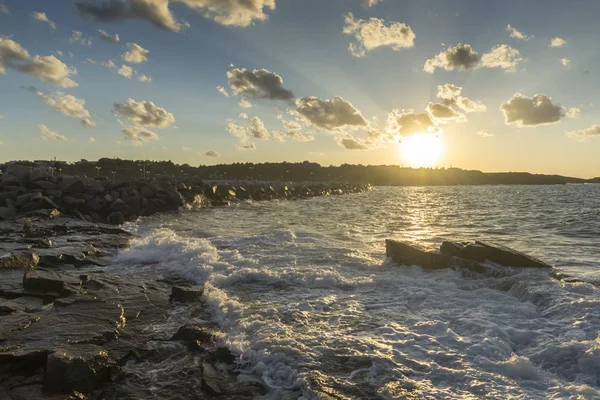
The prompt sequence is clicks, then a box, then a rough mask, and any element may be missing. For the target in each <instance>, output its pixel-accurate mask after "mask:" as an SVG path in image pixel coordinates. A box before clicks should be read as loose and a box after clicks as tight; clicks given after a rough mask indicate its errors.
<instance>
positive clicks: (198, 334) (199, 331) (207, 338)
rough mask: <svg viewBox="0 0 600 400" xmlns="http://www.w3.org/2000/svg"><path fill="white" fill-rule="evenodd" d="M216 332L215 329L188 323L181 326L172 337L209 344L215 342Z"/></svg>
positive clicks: (183, 340)
mask: <svg viewBox="0 0 600 400" xmlns="http://www.w3.org/2000/svg"><path fill="white" fill-rule="evenodd" d="M215 332H216V331H215V330H214V329H210V328H203V327H200V326H198V325H189V324H188V325H184V326H182V327H180V328H179V330H178V331H177V333H175V334H174V335H173V336H172V337H171V340H178V341H181V342H191V343H199V344H209V343H213V342H215Z"/></svg>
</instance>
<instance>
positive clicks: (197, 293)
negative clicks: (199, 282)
mask: <svg viewBox="0 0 600 400" xmlns="http://www.w3.org/2000/svg"><path fill="white" fill-rule="evenodd" d="M203 293H204V288H203V287H202V286H191V287H184V286H173V288H172V289H171V301H179V302H181V303H187V302H190V301H195V300H198V299H199V298H200V297H202V294H203Z"/></svg>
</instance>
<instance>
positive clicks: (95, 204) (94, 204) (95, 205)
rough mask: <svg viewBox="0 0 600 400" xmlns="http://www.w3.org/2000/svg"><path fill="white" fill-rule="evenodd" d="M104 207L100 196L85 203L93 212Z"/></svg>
mask: <svg viewBox="0 0 600 400" xmlns="http://www.w3.org/2000/svg"><path fill="white" fill-rule="evenodd" d="M103 208H104V203H103V202H102V200H101V199H100V197H98V196H94V197H92V199H91V200H90V201H88V202H86V203H85V209H86V210H89V211H93V212H100V211H101V210H102V209H103Z"/></svg>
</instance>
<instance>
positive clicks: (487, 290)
mask: <svg viewBox="0 0 600 400" xmlns="http://www.w3.org/2000/svg"><path fill="white" fill-rule="evenodd" d="M130 228H131V229H132V230H134V231H135V232H136V233H137V234H138V235H139V238H138V239H135V240H134V242H133V243H132V244H131V247H130V248H129V249H127V250H125V251H124V252H123V253H121V254H120V255H119V256H117V257H116V259H115V260H114V265H113V266H111V267H110V268H111V269H113V270H115V271H118V272H119V273H122V274H132V275H135V276H137V277H141V278H142V279H143V278H144V277H145V278H147V279H155V278H157V277H163V276H177V277H183V278H185V279H188V280H190V281H194V282H197V283H203V284H204V285H205V301H206V304H207V306H208V307H209V308H210V315H211V319H212V321H214V322H216V323H217V324H218V325H219V326H220V328H221V329H222V331H223V332H224V335H223V337H222V338H221V340H222V342H223V343H224V344H225V345H227V346H228V347H229V348H230V349H231V350H232V352H233V353H234V354H235V355H236V356H238V359H239V370H240V372H241V375H240V378H239V379H240V380H260V381H262V382H263V383H264V384H265V385H266V386H267V387H268V388H269V392H268V393H267V395H265V396H264V398H265V399H296V398H301V399H317V398H335V399H405V398H406V399H480V398H493V399H500V398H502V399H537V398H540V399H541V398H550V399H565V398H572V399H592V398H600V339H599V337H598V334H599V331H600V288H599V284H600V185H565V186H480V187H472V186H471V187H401V188H383V187H378V188H375V189H374V190H373V191H370V192H366V193H362V194H355V195H346V196H336V197H322V198H314V199H309V200H301V201H289V202H288V201H273V202H257V203H252V202H248V203H241V204H238V205H234V206H232V207H227V208H208V209H200V210H186V211H182V212H180V213H178V214H163V215H159V216H154V217H149V218H146V219H143V220H141V221H140V222H139V223H137V224H135V225H132V226H130ZM386 238H395V239H400V240H404V241H411V242H415V243H421V244H425V245H427V246H431V247H438V246H439V244H440V243H441V241H442V240H444V239H458V240H469V239H479V240H485V241H491V242H496V243H499V244H503V245H507V246H510V247H513V248H515V249H518V250H521V251H524V252H526V253H528V254H531V255H534V256H537V257H539V258H541V259H542V260H544V261H547V262H549V263H551V264H553V265H555V266H556V270H558V271H562V272H564V273H567V274H570V275H574V276H577V277H578V278H579V279H580V280H581V282H577V283H566V282H561V281H557V280H555V279H553V278H552V277H551V273H550V272H549V271H542V270H538V269H513V268H504V269H503V270H502V273H499V274H494V276H489V275H478V274H466V273H462V272H460V271H453V270H438V271H423V270H422V269H421V268H419V267H418V266H401V265H395V264H392V263H390V262H389V261H386V257H385V244H384V241H385V239H386ZM182 319H187V320H191V321H189V322H193V319H194V316H193V313H192V314H189V313H188V314H182V315H179V316H174V318H173V321H170V322H169V323H166V324H165V326H163V327H157V329H165V330H171V331H172V330H173V329H176V326H177V324H179V323H181V322H182ZM184 322H187V321H184ZM155 384H157V385H159V384H160V383H156V382H155ZM327 396H329V397H327Z"/></svg>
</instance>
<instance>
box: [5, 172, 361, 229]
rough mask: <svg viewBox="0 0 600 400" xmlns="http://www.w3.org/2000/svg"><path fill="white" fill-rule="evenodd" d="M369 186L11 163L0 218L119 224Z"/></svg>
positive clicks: (347, 191) (334, 192)
mask: <svg viewBox="0 0 600 400" xmlns="http://www.w3.org/2000/svg"><path fill="white" fill-rule="evenodd" d="M369 188H370V185H365V184H349V183H338V184H335V183H314V182H311V183H295V184H291V183H290V184H286V183H282V182H248V181H245V182H238V181H229V182H225V181H218V182H207V181H203V180H201V179H198V178H194V177H188V178H184V179H182V178H177V179H175V178H172V179H167V178H159V179H143V178H137V179H135V178H123V179H112V180H109V179H106V178H95V179H94V178H88V177H78V176H59V177H55V176H52V175H51V174H50V173H49V172H47V171H46V170H44V169H35V168H31V167H26V166H21V165H13V164H11V165H9V166H8V168H7V170H6V171H5V173H4V174H2V175H0V220H8V219H14V218H54V217H56V216H58V215H61V214H62V215H68V216H72V217H75V218H79V219H84V220H87V221H92V222H104V223H110V224H121V223H123V222H124V221H131V220H135V219H137V218H138V217H144V216H148V215H152V214H155V213H158V212H164V211H172V210H177V209H179V208H180V207H182V206H184V205H186V204H191V205H195V206H203V205H209V204H210V205H212V206H224V205H228V204H230V203H231V202H236V201H244V200H254V201H261V200H273V199H288V200H294V199H303V198H309V197H313V196H327V195H338V194H345V193H357V192H362V191H364V190H368V189H369Z"/></svg>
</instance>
